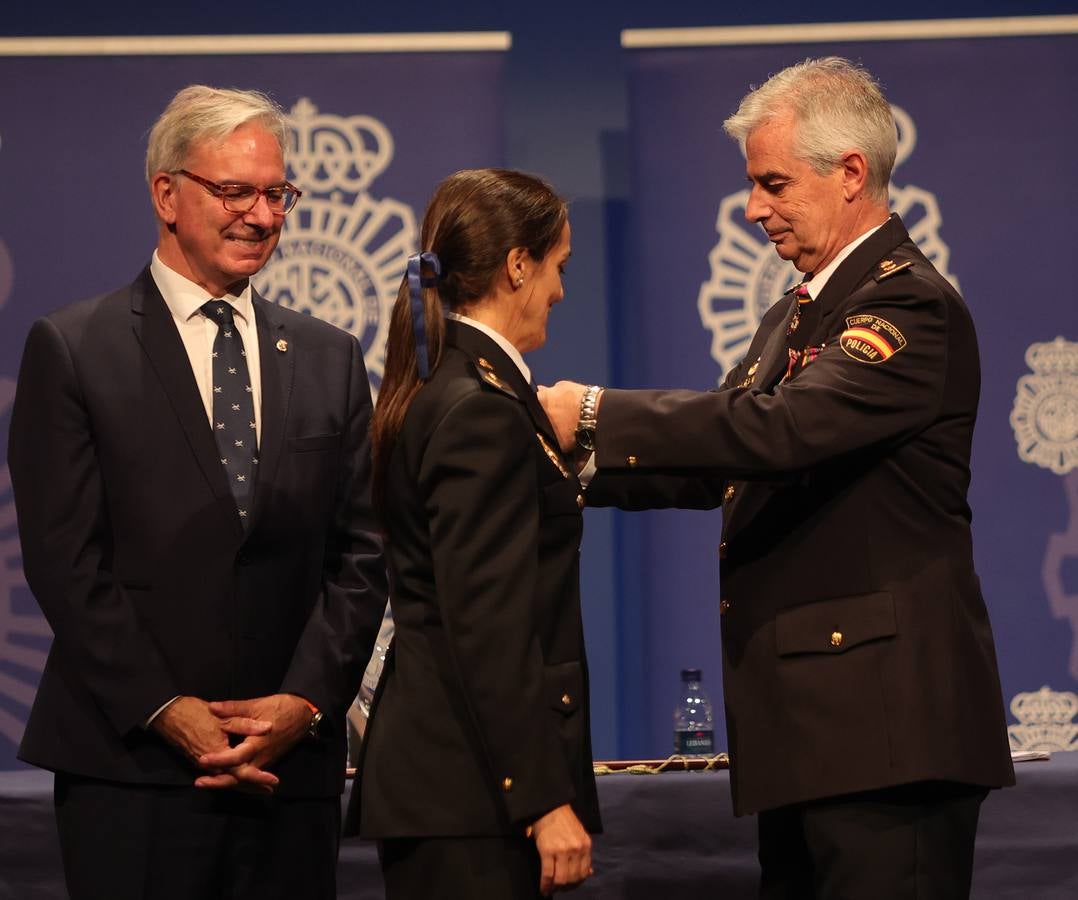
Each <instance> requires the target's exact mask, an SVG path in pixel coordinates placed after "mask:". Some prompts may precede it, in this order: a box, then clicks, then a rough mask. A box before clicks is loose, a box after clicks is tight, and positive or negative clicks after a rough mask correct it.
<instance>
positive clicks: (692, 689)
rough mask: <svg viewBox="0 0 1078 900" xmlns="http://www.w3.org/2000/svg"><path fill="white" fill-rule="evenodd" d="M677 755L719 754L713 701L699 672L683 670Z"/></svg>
mask: <svg viewBox="0 0 1078 900" xmlns="http://www.w3.org/2000/svg"><path fill="white" fill-rule="evenodd" d="M674 752H675V753H678V754H680V755H682V756H711V755H712V754H713V753H714V752H715V732H714V729H713V718H712V715H711V700H710V699H709V698H708V696H707V691H705V690H704V689H703V688H702V687H701V686H700V670H699V669H682V670H681V692H680V694H679V695H678V702H677V706H676V707H674Z"/></svg>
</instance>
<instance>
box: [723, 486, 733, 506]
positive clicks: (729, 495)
mask: <svg viewBox="0 0 1078 900" xmlns="http://www.w3.org/2000/svg"><path fill="white" fill-rule="evenodd" d="M734 493H735V492H734V486H733V485H732V484H728V485H726V490H725V491H723V494H722V502H723V503H729V502H730V501H731V500H733V499H734Z"/></svg>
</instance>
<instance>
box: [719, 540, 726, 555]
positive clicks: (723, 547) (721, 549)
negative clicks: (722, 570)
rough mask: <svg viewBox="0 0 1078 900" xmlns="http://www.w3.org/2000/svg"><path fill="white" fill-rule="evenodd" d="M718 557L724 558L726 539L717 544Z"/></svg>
mask: <svg viewBox="0 0 1078 900" xmlns="http://www.w3.org/2000/svg"><path fill="white" fill-rule="evenodd" d="M719 559H726V541H723V542H722V543H721V544H719Z"/></svg>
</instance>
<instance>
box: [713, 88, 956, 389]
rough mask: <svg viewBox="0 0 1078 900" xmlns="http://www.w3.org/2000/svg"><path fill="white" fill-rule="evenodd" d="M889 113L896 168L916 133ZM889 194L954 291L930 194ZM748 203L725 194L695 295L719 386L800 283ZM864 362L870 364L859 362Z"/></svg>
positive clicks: (900, 113)
mask: <svg viewBox="0 0 1078 900" xmlns="http://www.w3.org/2000/svg"><path fill="white" fill-rule="evenodd" d="M891 109H892V111H893V112H894V116H895V124H896V125H897V126H898V155H897V156H896V158H895V166H896V168H897V167H898V165H900V164H901V163H903V162H905V161H906V160H907V159H909V157H910V154H911V153H912V152H913V148H914V147H915V146H916V143H917V129H916V128H915V127H914V124H913V120H912V119H911V118H910V117H909V115H908V114H907V113H906V112H905V111H904V110H903V109H901V108H900V107H897V106H892V107H891ZM890 194H891V210H892V211H893V212H896V213H898V214H899V215H900V216H901V217H902V220H903V222H904V223H905V225H906V227H907V229H908V230H909V233H910V237H911V238H912V239H913V240H914V241H915V242H916V243H917V246H918V247H920V249H921V252H922V253H924V254H925V256H927V257H928V258H929V260H931V262H932V263H933V265H935V267H936V268H937V269H938V270H939V272H940V273H941V274H942V275H943V276H944V277H946V278H947V279H948V280H949V281H950V282H951V283H952V284H954V286H955V287H956V288H957V287H958V282H957V280H956V279H955V277H954V276H953V275H951V274H950V273H949V272H948V271H947V264H948V260H949V257H950V250H949V249H948V247H947V245H946V244H944V243H943V240H942V239H941V238H940V235H939V228H940V223H941V221H942V218H941V216H940V211H939V204H938V202H937V201H936V196H935V194H933V193H931V192H929V191H926V190H924V189H923V188H919V187H915V186H912V185H911V186H908V187H899V186H897V185H895V184H894V183H893V182H892V184H891V187H890ZM748 202H749V192H748V191H747V190H741V191H738V192H737V193H734V194H729V195H727V196H726V197H724V198H723V199H722V201H721V202H720V204H719V216H718V220H717V222H716V226H715V228H716V231H717V232H718V235H719V241H718V243H717V244H715V246H714V247H713V248H712V249H711V252H710V253H709V254H708V260H709V262H710V264H711V277H710V278H709V279H708V280H707V281H705V282H704V283H703V284H702V285H701V286H700V293H699V294H698V295H697V309H698V310H699V313H700V321H701V323H702V324H703V326H704V328H706V329H708V330H709V331H710V332H711V356H712V358H713V359H714V360H715V362H717V363H718V364H719V369H720V370H721V371H720V373H719V378H718V381H719V382H721V381H722V380H723V378H725V377H726V373H727V372H729V371H730V370H731V369H732V368H733V367H734V366H735V365H737V363H738V362H739V361H740V360H741V359H742V357H744V355H745V353H746V352H747V351H748V349H749V342H750V341H751V340H752V336H753V334H755V333H756V329H757V327H758V326H759V324H760V320H761V319H762V318H763V316H764V313H765V312H767V310H768V309H769V308H770V307H771V305H772V304H773V303H775V302H776V301H777V300H778V299H779V298H780V297H782V295H783V294H784V293H785V292H786V291H788V290H789V289H790V288H791V287H793V286H794V285H795V284H797V283H798V281H800V280H801V274H800V273H799V272H798V271H797V270H796V269H795V268H794V266H793V263H790V262H787V261H786V260H783V259H780V258H779V256H778V255H777V254H776V253H775V250H774V248H773V247H772V246H771V244H770V243H769V242H768V240H767V237H766V235H765V234H764V232H763V230H762V229H761V228H760V227H759V226H758V225H752V224H750V223H749V222H747V221H746V219H745V207H746V205H747V204H748ZM903 343H904V341H903ZM847 352H848V351H847ZM863 361H865V362H869V361H870V360H869V359H868V358H867V357H864V358H863ZM877 361H880V360H877Z"/></svg>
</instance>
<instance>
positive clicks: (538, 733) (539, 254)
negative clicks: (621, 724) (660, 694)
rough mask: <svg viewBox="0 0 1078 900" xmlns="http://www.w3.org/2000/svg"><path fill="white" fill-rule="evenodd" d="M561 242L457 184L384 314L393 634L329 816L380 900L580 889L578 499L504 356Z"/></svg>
mask: <svg viewBox="0 0 1078 900" xmlns="http://www.w3.org/2000/svg"><path fill="white" fill-rule="evenodd" d="M569 240H570V232H569V222H568V217H567V209H566V204H565V202H564V201H563V200H562V199H561V198H559V197H558V196H557V195H556V194H555V193H554V192H553V191H552V190H551V189H550V187H549V186H547V185H546V184H545V183H543V182H542V181H540V180H539V179H537V178H534V177H532V176H529V175H525V174H523V173H520V172H514V171H510V170H503V169H480V170H470V171H464V172H458V173H456V174H455V175H452V176H450V177H449V178H447V179H446V180H445V181H444V182H443V183H442V184H441V185H440V186H439V187H438V189H437V191H436V192H435V195H434V197H433V199H432V200H431V203H430V206H429V207H428V209H427V212H426V216H425V218H424V222H423V232H422V247H423V250H424V252H423V253H422V254H421V255H418V254H417V256H415V257H412V259H411V260H410V261H409V272H408V274H407V275H406V276H405V279H404V281H403V283H402V285H401V290H400V294H399V296H398V298H397V301H396V305H395V307H394V310H393V317H392V321H391V324H390V333H389V339H388V347H387V359H386V374H385V379H384V381H383V383H382V388H381V392H380V397H379V402H378V407H377V410H376V413H375V417H374V420H373V423H372V446H373V453H374V466H375V483H374V491H375V497H376V503H377V506H378V509H379V511H380V515H381V521H382V523H383V527H384V530H385V536H386V550H387V559H388V561H389V566H390V577H391V585H392V588H391V597H392V606H393V615H394V619H395V623H396V634H395V637H394V641H393V646H392V649H391V651H390V654H389V658H388V659H387V661H386V667H385V672H384V675H383V680H382V684H381V685H380V687H379V691H378V694H377V696H376V698H375V701H374V709H373V711H372V716H371V723H370V725H369V728H368V732H367V737H366V740H365V743H364V747H363V753H362V756H361V759H360V771H359V775H358V777H357V782H358V783H357V790H356V791H355V792H354V794H353V797H352V804H351V806H350V809H349V825H350V827H351V828H350V830H354V829H355V828H356V826H357V825H358V829H359V831H360V833H361V834H362V835H363V836H364V837H367V838H376V839H378V840H379V841H380V842H381V859H382V868H383V873H384V875H385V879H386V888H387V897H388V898H389V900H395V898H412V897H423V898H438V897H446V898H450V897H452V898H460V897H479V896H481V897H490V898H500V897H507V898H509V897H511V898H518V897H521V898H523V897H537V896H539V895H540V893H544V894H545V893H549V892H550V891H551V890H552V889H554V888H556V887H567V886H570V885H573V884H575V883H578V882H580V881H582V880H583V879H584V878H585V877H587V875H588V874H590V869H591V856H590V838H589V836H588V832H595V831H598V830H599V828H600V823H599V812H598V805H597V801H596V794H595V782H594V778H593V775H592V770H591V743H590V737H589V734H588V719H589V716H588V701H587V696H588V679H587V665H586V661H585V658H584V639H583V631H582V627H581V616H580V597H579V579H578V555H579V546H580V538H581V528H582V521H581V513H580V509H581V507H582V506H583V497H582V495H581V490H580V485H579V483H578V481H577V479H576V476H575V474H574V473H573V472H572V471H571V467H570V466H568V465H567V464H566V463H565V461H563V459H562V458H561V456H560V455H559V453H558V451H557V449H556V448H557V440H556V438H555V435H554V431H553V429H552V428H551V426H550V423H549V422H548V420H547V417H546V415H545V413H544V412H543V410H542V408H541V407H540V405H539V403H538V401H537V399H536V396H535V393H534V390H533V389H532V387H531V386H530V373H529V371H528V368H527V366H526V364H525V363H524V360H523V357H522V354H523V353H526V352H528V351H529V350H534V349H535V348H537V347H539V346H541V345H542V344H543V342H544V340H545V338H546V319H547V315H548V313H549V311H550V307H551V306H553V305H554V304H555V303H557V302H558V301H560V300H561V299H562V296H563V291H562V284H561V274H562V270H563V267H564V265H565V263H566V260H567V259H568V257H569V252H570V250H569Z"/></svg>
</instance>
